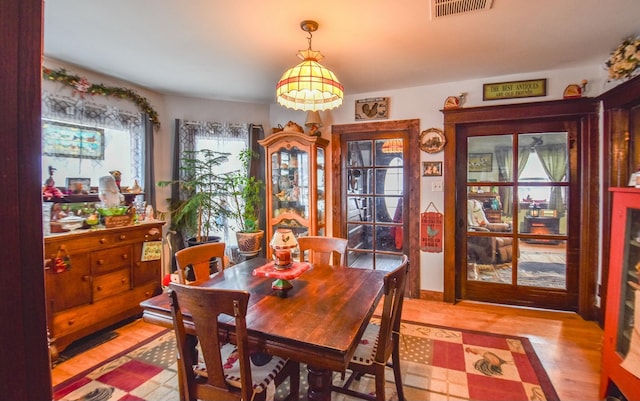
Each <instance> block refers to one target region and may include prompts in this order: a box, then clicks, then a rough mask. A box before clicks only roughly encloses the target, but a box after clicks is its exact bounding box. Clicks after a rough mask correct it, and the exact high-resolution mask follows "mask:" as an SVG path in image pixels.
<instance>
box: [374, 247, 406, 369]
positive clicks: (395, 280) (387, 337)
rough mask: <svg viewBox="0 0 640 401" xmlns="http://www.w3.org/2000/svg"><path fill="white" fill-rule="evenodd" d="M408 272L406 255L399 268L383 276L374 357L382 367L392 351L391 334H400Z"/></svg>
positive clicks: (392, 338) (392, 337)
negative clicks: (381, 300)
mask: <svg viewBox="0 0 640 401" xmlns="http://www.w3.org/2000/svg"><path fill="white" fill-rule="evenodd" d="M408 270H409V259H408V258H407V255H402V261H401V263H400V266H398V267H397V268H395V269H394V270H392V271H390V272H389V273H387V274H386V275H385V276H384V303H383V306H382V316H381V318H380V332H379V335H378V349H377V352H376V356H375V360H376V362H377V363H381V364H383V365H384V364H386V363H387V361H388V360H389V357H390V356H391V352H392V351H393V349H394V336H393V334H394V333H396V334H398V333H400V323H401V320H402V304H403V303H404V290H405V284H406V281H407V273H408ZM395 340H397V338H396V339H395Z"/></svg>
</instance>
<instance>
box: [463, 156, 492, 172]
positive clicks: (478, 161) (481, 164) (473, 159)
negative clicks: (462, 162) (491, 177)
mask: <svg viewBox="0 0 640 401" xmlns="http://www.w3.org/2000/svg"><path fill="white" fill-rule="evenodd" d="M468 170H469V172H470V173H473V172H487V171H492V170H493V153H469V166H468Z"/></svg>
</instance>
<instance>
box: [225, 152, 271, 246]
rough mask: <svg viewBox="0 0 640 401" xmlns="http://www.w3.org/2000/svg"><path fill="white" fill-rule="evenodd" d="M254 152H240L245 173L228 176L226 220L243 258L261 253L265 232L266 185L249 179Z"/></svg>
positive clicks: (226, 180) (257, 180) (239, 171)
mask: <svg viewBox="0 0 640 401" xmlns="http://www.w3.org/2000/svg"><path fill="white" fill-rule="evenodd" d="M258 156H259V155H258V153H257V152H255V151H253V150H251V149H248V148H247V149H244V150H242V151H240V153H239V155H238V159H239V160H240V162H241V163H242V166H243V169H241V170H236V171H232V172H230V173H228V174H225V175H224V187H225V189H224V194H225V207H224V211H225V216H226V217H227V218H228V219H229V220H231V222H232V227H233V228H234V229H235V230H236V238H237V240H238V248H239V251H240V254H242V255H245V256H255V255H257V254H258V252H260V249H261V245H262V238H263V237H264V230H261V229H260V227H259V219H260V210H261V209H262V207H263V204H264V196H263V195H262V188H263V187H264V183H263V182H262V181H261V180H259V179H258V178H256V177H253V176H251V175H249V166H250V164H251V160H252V159H254V158H257V157H258Z"/></svg>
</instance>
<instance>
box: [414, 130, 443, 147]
mask: <svg viewBox="0 0 640 401" xmlns="http://www.w3.org/2000/svg"><path fill="white" fill-rule="evenodd" d="M446 143H447V139H446V138H445V136H444V132H443V131H442V130H441V129H438V128H429V129H426V130H424V131H422V132H421V133H420V149H422V150H423V151H424V152H427V153H438V152H442V149H444V145H445V144H446Z"/></svg>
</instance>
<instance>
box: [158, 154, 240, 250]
mask: <svg viewBox="0 0 640 401" xmlns="http://www.w3.org/2000/svg"><path fill="white" fill-rule="evenodd" d="M228 156H229V154H228V153H222V152H216V151H214V150H210V149H203V150H200V151H185V152H184V156H183V157H182V158H181V167H180V173H181V174H180V176H181V177H183V178H180V179H178V180H172V181H160V182H158V186H160V187H165V186H169V185H178V186H179V189H180V190H181V191H183V192H184V193H186V196H185V197H184V199H170V200H169V212H170V214H171V229H172V230H174V231H177V232H181V233H182V234H183V236H184V237H186V238H189V240H188V242H199V243H200V242H207V241H211V240H213V241H216V240H217V241H219V240H220V237H213V236H211V235H210V234H211V233H212V232H213V231H214V229H217V228H219V227H220V220H219V217H220V216H223V215H224V214H225V213H226V212H225V211H224V209H223V208H224V207H225V205H224V198H223V197H221V194H223V193H224V192H225V186H226V182H227V178H226V177H225V176H224V175H221V174H219V173H218V169H219V166H220V165H221V164H222V163H225V162H226V161H227V160H228Z"/></svg>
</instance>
